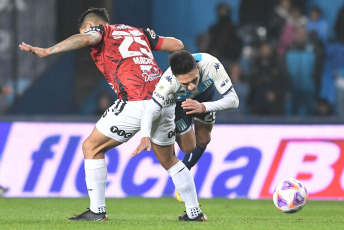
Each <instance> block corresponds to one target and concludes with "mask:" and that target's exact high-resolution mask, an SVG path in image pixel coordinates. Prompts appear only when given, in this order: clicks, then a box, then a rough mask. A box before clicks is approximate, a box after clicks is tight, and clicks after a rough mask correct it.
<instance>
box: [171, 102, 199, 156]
mask: <svg viewBox="0 0 344 230" xmlns="http://www.w3.org/2000/svg"><path fill="white" fill-rule="evenodd" d="M175 123H176V135H177V136H176V141H177V143H178V146H179V148H180V150H182V151H183V153H186V154H189V153H191V152H192V150H194V149H195V147H196V138H195V133H194V130H193V128H192V116H191V115H187V114H186V113H185V110H184V109H183V108H182V107H181V102H177V103H176V108H175Z"/></svg>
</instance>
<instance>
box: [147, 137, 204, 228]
mask: <svg viewBox="0 0 344 230" xmlns="http://www.w3.org/2000/svg"><path fill="white" fill-rule="evenodd" d="M152 149H153V151H154V153H155V155H156V158H157V159H158V161H159V162H160V164H161V165H162V166H163V167H164V168H165V170H166V171H167V172H168V174H169V175H170V177H171V178H172V181H173V183H174V186H175V187H176V189H177V191H178V192H179V194H180V196H181V198H182V200H183V201H184V202H185V208H186V215H185V214H183V215H180V216H179V220H186V221H207V220H208V219H207V216H206V215H204V214H203V213H202V211H201V209H200V207H199V203H198V199H197V192H196V186H195V182H194V179H193V177H192V174H191V172H190V171H189V170H188V169H187V168H186V166H185V165H184V164H183V162H181V161H179V160H178V158H177V157H176V155H175V154H174V146H173V144H171V145H168V146H160V145H157V144H154V142H152Z"/></svg>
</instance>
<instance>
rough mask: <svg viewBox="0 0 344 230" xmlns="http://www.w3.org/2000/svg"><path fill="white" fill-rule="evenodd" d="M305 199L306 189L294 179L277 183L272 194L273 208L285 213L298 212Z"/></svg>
mask: <svg viewBox="0 0 344 230" xmlns="http://www.w3.org/2000/svg"><path fill="white" fill-rule="evenodd" d="M307 199H308V193H307V189H306V187H305V186H304V185H303V184H302V183H301V182H300V181H298V180H296V179H287V180H283V181H281V182H279V183H278V184H277V186H276V188H275V191H274V194H273V201H274V204H275V206H276V207H277V208H278V209H279V210H281V211H282V212H285V213H294V212H297V211H300V210H301V209H302V208H303V207H304V206H305V204H306V202H307Z"/></svg>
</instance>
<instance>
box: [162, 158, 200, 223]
mask: <svg viewBox="0 0 344 230" xmlns="http://www.w3.org/2000/svg"><path fill="white" fill-rule="evenodd" d="M167 172H168V174H169V175H170V176H171V178H172V181H173V183H174V186H175V187H176V189H177V191H178V193H179V195H180V198H181V199H182V200H183V201H184V202H185V208H186V214H187V215H188V217H189V218H190V219H194V218H196V217H197V216H198V215H199V214H200V213H201V212H202V211H201V209H200V208H199V204H198V200H197V192H196V186H195V182H194V179H193V177H192V174H191V172H190V171H189V170H188V169H187V167H186V166H185V165H184V163H183V162H181V161H178V163H177V164H175V165H173V166H172V167H171V168H170V169H168V170H167Z"/></svg>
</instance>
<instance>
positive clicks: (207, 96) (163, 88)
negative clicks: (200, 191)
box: [136, 50, 239, 169]
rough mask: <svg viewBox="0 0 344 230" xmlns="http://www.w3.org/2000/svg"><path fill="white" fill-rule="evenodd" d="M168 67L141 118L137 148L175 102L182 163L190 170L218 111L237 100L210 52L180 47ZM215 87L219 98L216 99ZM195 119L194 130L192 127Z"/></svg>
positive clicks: (143, 145)
mask: <svg viewBox="0 0 344 230" xmlns="http://www.w3.org/2000/svg"><path fill="white" fill-rule="evenodd" d="M169 61H170V68H169V69H167V71H166V72H165V73H164V74H163V76H162V77H161V79H160V81H159V83H158V85H157V87H156V88H155V91H154V93H153V97H152V99H151V101H150V103H149V105H148V106H147V108H146V109H145V113H144V117H143V118H142V121H141V132H142V134H141V135H142V139H141V144H140V145H139V147H138V149H137V150H136V151H137V152H136V153H138V152H140V151H141V150H143V149H147V147H148V146H149V140H150V139H149V138H150V133H151V130H152V128H151V127H152V125H151V124H152V122H153V120H154V119H155V118H156V117H158V116H159V112H160V110H161V109H162V108H163V107H165V106H170V105H171V104H173V103H174V102H175V103H176V108H175V113H176V114H175V123H176V134H177V136H176V141H177V143H178V145H179V147H180V149H181V150H182V151H183V152H184V153H187V154H186V155H185V157H184V159H183V163H184V164H185V165H186V167H187V168H188V169H191V168H192V167H193V166H194V165H195V164H196V163H197V161H198V160H199V159H200V158H201V156H202V154H203V153H204V151H205V149H206V147H207V145H208V144H209V142H210V139H211V131H212V128H213V125H214V122H215V113H216V112H217V111H222V110H228V109H234V108H237V107H238V105H239V99H238V96H237V94H236V93H235V91H234V88H233V85H232V82H231V80H230V78H229V76H228V74H227V73H226V71H225V69H224V67H223V65H222V64H221V63H220V62H219V60H218V59H217V58H215V57H213V56H211V55H210V54H206V53H197V54H191V53H189V52H188V51H185V50H181V51H178V52H176V53H173V54H171V55H170V58H169ZM215 90H217V91H218V92H219V93H220V94H221V95H222V98H220V99H219V100H216V99H215ZM192 122H194V126H195V130H193V127H192Z"/></svg>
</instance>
